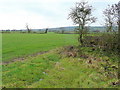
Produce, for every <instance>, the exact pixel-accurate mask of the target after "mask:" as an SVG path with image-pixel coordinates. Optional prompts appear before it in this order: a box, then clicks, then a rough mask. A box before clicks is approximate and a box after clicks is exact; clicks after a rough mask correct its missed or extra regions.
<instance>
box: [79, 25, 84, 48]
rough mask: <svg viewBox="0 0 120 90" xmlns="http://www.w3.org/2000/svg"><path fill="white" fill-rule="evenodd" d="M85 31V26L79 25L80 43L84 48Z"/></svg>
mask: <svg viewBox="0 0 120 90" xmlns="http://www.w3.org/2000/svg"><path fill="white" fill-rule="evenodd" d="M83 29H84V26H83V25H81V27H80V25H79V34H80V35H79V42H80V43H81V46H83Z"/></svg>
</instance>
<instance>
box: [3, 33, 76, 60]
mask: <svg viewBox="0 0 120 90" xmlns="http://www.w3.org/2000/svg"><path fill="white" fill-rule="evenodd" d="M76 38H77V37H76V35H72V34H71V35H69V34H65V35H64V34H54V33H48V34H20V33H13V34H2V40H3V42H2V46H3V47H2V53H3V57H2V59H3V61H9V60H12V59H14V58H18V57H21V56H25V55H29V54H33V53H37V52H42V51H48V50H50V49H54V48H57V47H61V46H65V45H75V44H76V43H77V40H76Z"/></svg>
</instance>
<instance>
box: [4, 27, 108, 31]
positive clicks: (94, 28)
mask: <svg viewBox="0 0 120 90" xmlns="http://www.w3.org/2000/svg"><path fill="white" fill-rule="evenodd" d="M75 28H77V26H68V27H57V28H48V30H49V31H51V32H52V31H54V32H57V31H62V30H64V31H74V30H75ZM31 30H32V31H33V32H34V31H45V30H46V28H43V29H31ZM105 30H106V28H105V27H103V26H90V27H89V31H90V32H97V31H98V32H104V31H105ZM6 31H11V30H6ZM12 31H26V29H21V30H12Z"/></svg>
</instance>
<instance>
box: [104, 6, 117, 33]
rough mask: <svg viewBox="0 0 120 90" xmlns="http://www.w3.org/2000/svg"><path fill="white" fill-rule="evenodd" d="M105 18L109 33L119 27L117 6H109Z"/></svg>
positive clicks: (105, 11)
mask: <svg viewBox="0 0 120 90" xmlns="http://www.w3.org/2000/svg"><path fill="white" fill-rule="evenodd" d="M103 14H104V17H105V26H106V28H107V32H112V31H113V28H114V27H115V26H116V25H117V23H116V22H117V18H116V15H115V5H112V6H110V5H108V7H107V8H106V9H105V10H104V11H103Z"/></svg>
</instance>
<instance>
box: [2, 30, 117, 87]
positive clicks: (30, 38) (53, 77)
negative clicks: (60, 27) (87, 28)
mask: <svg viewBox="0 0 120 90" xmlns="http://www.w3.org/2000/svg"><path fill="white" fill-rule="evenodd" d="M90 35H93V34H89V36H90ZM2 37H3V43H2V46H3V50H2V51H3V62H10V63H4V64H3V65H2V66H3V67H2V84H3V85H2V87H6V88H17V87H18V88H19V87H20V88H103V87H104V88H114V87H117V86H116V85H112V84H113V83H114V82H118V79H117V70H116V69H114V68H111V66H117V65H118V63H117V60H118V56H117V55H114V54H113V55H109V56H108V55H107V54H104V53H103V52H102V51H99V50H96V51H91V50H92V48H91V47H81V49H80V50H81V51H82V54H81V56H80V57H68V56H67V49H69V47H71V46H74V48H75V47H76V46H77V44H78V42H77V39H76V38H77V35H74V34H54V33H52V32H50V33H48V34H32V33H30V34H27V33H26V34H20V33H14V34H12V33H9V34H8V33H6V34H3V35H2ZM43 51H46V52H45V53H41V54H39V55H35V56H34V55H33V54H35V53H38V52H43ZM29 55H33V56H29ZM20 57H26V58H25V59H24V60H19V58H20ZM14 58H18V60H17V59H16V61H14V62H13V61H12V60H13V59H14ZM89 60H92V64H90V61H89ZM107 60H109V61H107ZM106 61H107V62H109V63H110V65H108V63H107V62H106ZM104 66H108V67H110V68H109V70H111V72H109V70H108V71H104ZM108 73H111V74H110V76H109V75H108Z"/></svg>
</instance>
